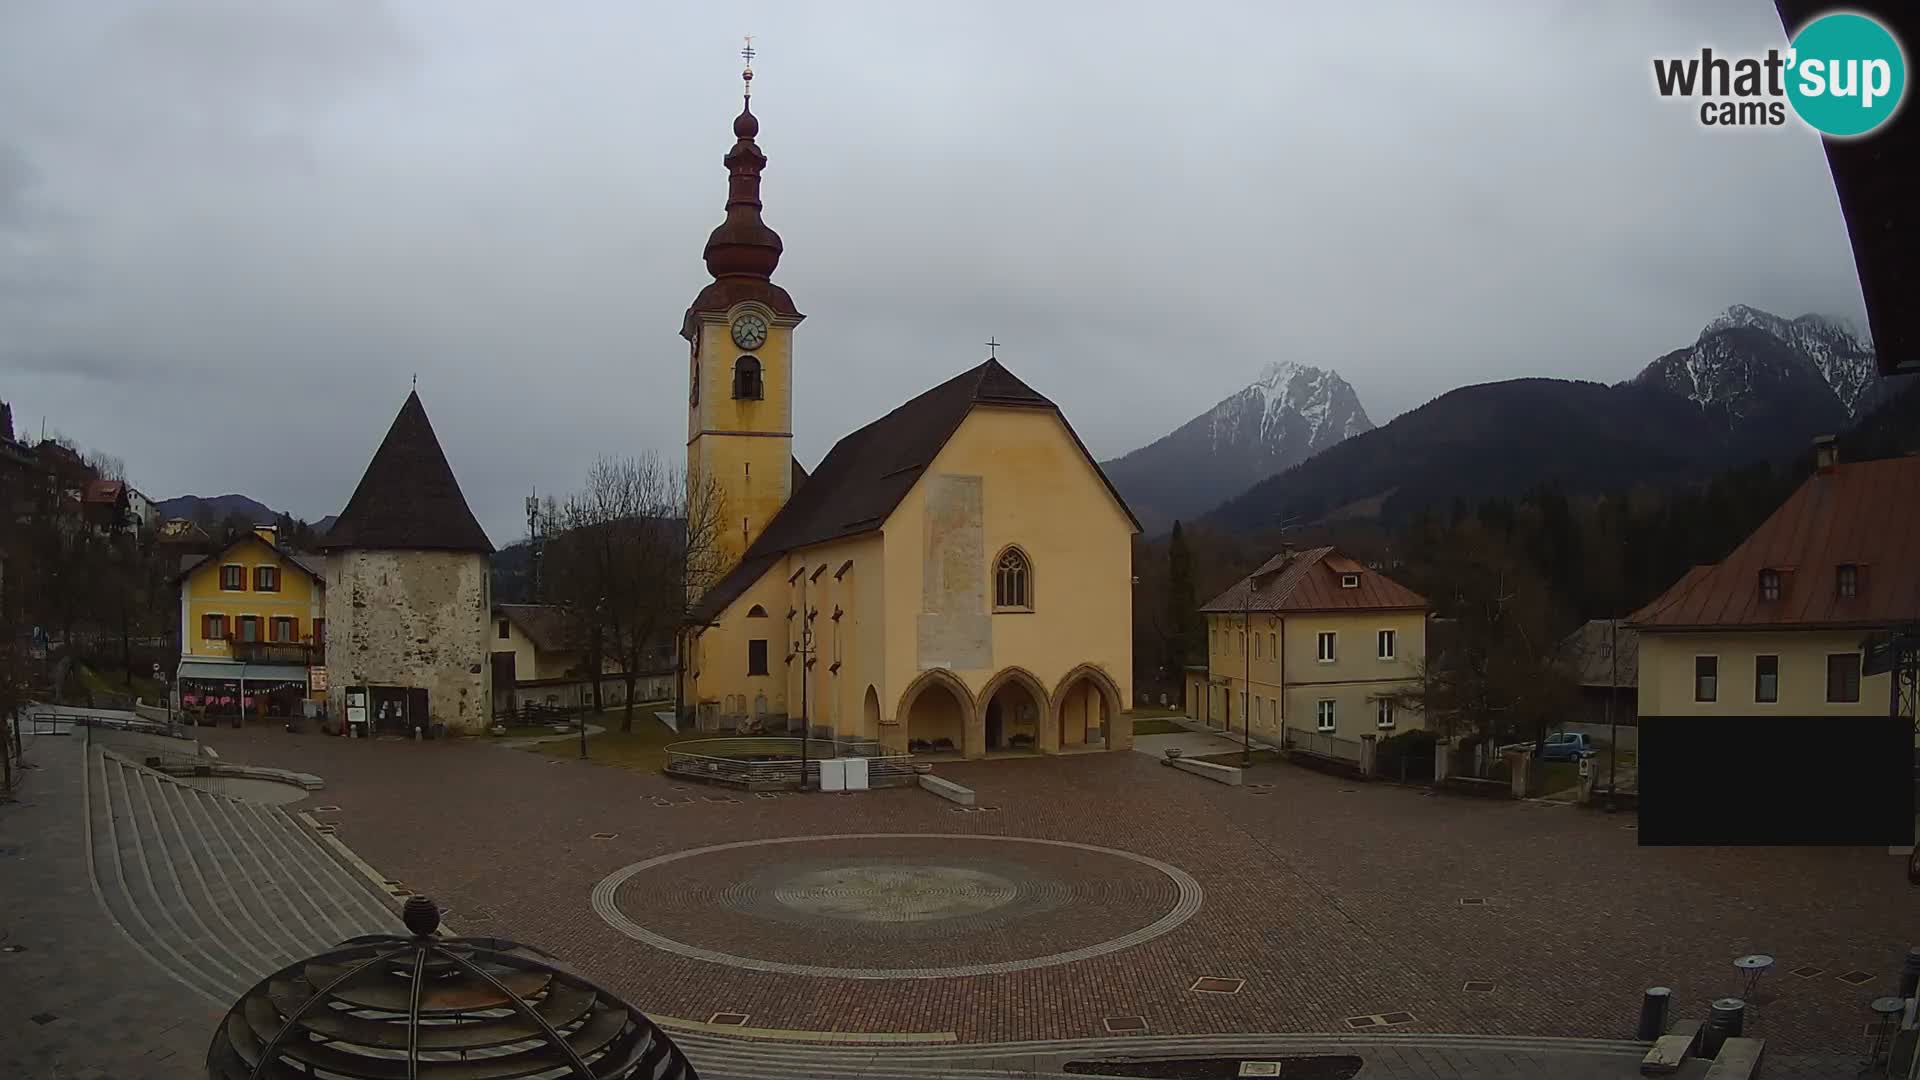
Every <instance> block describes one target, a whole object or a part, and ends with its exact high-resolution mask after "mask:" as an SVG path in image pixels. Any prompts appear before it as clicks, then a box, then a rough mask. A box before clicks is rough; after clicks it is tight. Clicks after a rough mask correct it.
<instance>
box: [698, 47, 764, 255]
mask: <svg viewBox="0 0 1920 1080" xmlns="http://www.w3.org/2000/svg"><path fill="white" fill-rule="evenodd" d="M740 55H741V57H742V58H743V59H745V60H746V62H747V66H746V69H745V70H743V71H742V72H741V73H740V79H741V82H742V84H743V90H742V93H741V107H740V115H739V116H737V117H735V118H734V121H733V135H734V139H735V141H734V144H733V149H732V150H729V151H727V156H726V158H725V159H723V160H724V162H725V164H726V166H727V219H726V220H725V221H723V222H721V223H720V226H719V228H716V229H714V230H713V233H712V235H710V236H708V237H707V248H706V260H707V272H708V273H709V274H712V275H713V276H714V277H715V278H716V279H718V278H722V277H729V276H738V277H754V278H769V277H772V276H773V271H774V268H775V267H777V266H779V265H780V252H781V244H780V234H779V233H777V232H774V231H773V230H772V229H770V228H768V227H767V223H766V222H764V221H762V220H760V205H761V204H760V173H761V170H763V169H765V168H766V167H767V156H766V155H765V154H762V153H761V152H760V147H759V146H758V145H756V144H755V143H754V141H753V138H754V136H755V135H758V134H759V133H760V120H759V118H758V117H756V116H754V115H753V56H754V52H753V38H752V37H748V38H747V45H746V48H744V49H741V50H740Z"/></svg>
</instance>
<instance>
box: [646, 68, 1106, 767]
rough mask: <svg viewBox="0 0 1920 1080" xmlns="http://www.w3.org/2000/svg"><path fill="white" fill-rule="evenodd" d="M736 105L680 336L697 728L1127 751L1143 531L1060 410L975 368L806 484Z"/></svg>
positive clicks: (885, 742) (795, 370) (994, 368)
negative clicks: (714, 566)
mask: <svg viewBox="0 0 1920 1080" xmlns="http://www.w3.org/2000/svg"><path fill="white" fill-rule="evenodd" d="M745 77H746V78H747V79H748V80H751V79H752V77H753V76H752V72H751V71H750V70H749V71H748V72H747V73H746V76H745ZM751 86H752V84H751V82H750V81H749V83H748V88H749V90H751ZM751 104H752V102H751V98H749V99H748V101H747V107H745V108H743V110H742V111H741V113H740V115H739V117H738V118H737V119H735V120H734V122H733V132H734V136H735V138H736V141H735V142H734V144H733V148H732V150H730V151H729V152H728V153H727V155H726V158H725V164H726V167H727V173H728V193H727V207H726V220H725V221H724V222H722V223H721V225H720V226H719V227H718V228H716V229H715V230H714V231H713V233H712V235H711V237H710V238H709V239H708V241H707V246H706V264H707V271H708V272H709V273H710V274H711V275H712V276H713V281H712V282H711V283H710V284H708V285H707V286H706V287H705V288H704V289H702V290H701V292H700V294H699V295H698V296H697V297H695V298H694V301H693V304H692V305H691V306H690V307H688V309H687V313H686V318H685V321H684V323H683V325H682V328H681V335H682V336H683V337H685V338H686V339H687V342H688V344H689V347H690V348H689V358H688V371H689V387H688V397H687V469H688V477H689V490H696V489H697V488H701V487H706V488H707V489H708V490H715V491H717V493H718V495H719V496H720V499H721V502H722V510H721V511H720V516H721V518H722V520H723V523H724V527H723V528H721V529H719V530H718V534H719V535H718V541H719V546H720V548H721V551H722V558H721V559H720V560H719V561H720V562H721V563H722V564H724V565H725V566H727V567H730V568H731V569H729V570H727V571H726V572H725V573H724V574H723V575H722V576H720V577H719V579H718V580H717V581H714V582H712V583H710V584H709V585H708V586H707V588H706V589H705V591H704V593H703V595H701V597H700V598H699V601H698V603H697V604H696V605H695V610H694V615H693V618H692V620H691V624H690V625H689V626H688V628H687V630H686V633H685V638H684V656H685V658H686V671H685V675H684V678H685V685H684V687H683V700H684V701H685V703H686V705H687V707H688V708H689V710H690V711H691V712H692V713H693V714H694V717H695V720H696V722H697V725H698V726H699V728H700V729H702V730H718V729H721V728H736V729H738V728H745V729H748V730H753V729H755V728H756V727H759V728H764V729H771V730H775V731H779V730H793V731H798V730H800V729H801V725H802V724H803V723H804V724H806V725H807V727H808V730H810V731H811V732H813V733H814V734H815V735H818V736H822V737H826V736H831V737H833V738H835V739H836V740H839V741H841V742H870V743H877V744H879V745H880V746H881V747H883V748H884V749H886V750H888V751H892V752H906V751H911V752H915V753H939V752H948V751H950V752H955V753H960V754H964V755H965V756H967V757H982V756H985V755H987V754H991V753H993V752H995V751H1027V752H1031V751H1039V752H1043V753H1057V752H1060V751H1062V750H1070V749H1074V748H1082V747H1091V746H1104V747H1106V748H1108V749H1115V750H1121V749H1130V748H1131V745H1132V741H1133V736H1132V728H1131V726H1130V725H1129V724H1128V723H1127V722H1126V721H1125V718H1124V717H1123V715H1122V714H1123V712H1124V710H1125V709H1126V707H1127V705H1126V703H1127V700H1128V694H1129V693H1130V692H1131V683H1132V666H1133V639H1132V635H1133V619H1132V612H1133V597H1132V574H1133V570H1132V559H1133V555H1132V544H1133V537H1134V535H1135V534H1136V533H1138V532H1139V531H1140V525H1139V522H1138V521H1136V520H1135V519H1134V516H1133V514H1132V512H1131V511H1129V510H1128V509H1127V506H1126V504H1125V503H1124V502H1123V501H1122V500H1121V498H1120V495H1119V493H1118V492H1117V491H1115V490H1114V487H1113V485H1112V484H1111V483H1109V482H1108V481H1107V478H1106V477H1105V475H1103V474H1102V472H1101V471H1100V468H1099V466H1098V465H1097V464H1095V462H1094V460H1093V457H1092V456H1091V455H1090V454H1088V453H1087V449H1086V447H1085V446H1084V445H1082V443H1081V442H1080V438H1079V436H1078V435H1076V434H1074V430H1073V426H1072V425H1071V424H1069V423H1068V422H1067V418H1066V417H1065V416H1064V415H1062V413H1061V411H1060V409H1059V407H1058V406H1056V405H1055V404H1054V403H1053V402H1052V401H1050V400H1048V399H1047V398H1046V396H1045V395H1043V394H1041V393H1039V392H1038V391H1036V390H1034V389H1033V388H1032V387H1030V386H1028V385H1027V384H1026V383H1025V382H1023V381H1021V380H1020V379H1019V377H1017V376H1016V375H1014V374H1013V372H1011V371H1009V370H1007V368H1006V367H1004V366H1003V365H1002V364H1001V363H1000V362H999V360H998V359H993V358H989V359H988V360H986V361H985V362H984V363H981V364H979V365H978V366H976V367H973V368H970V369H968V370H966V371H962V372H960V373H959V374H957V375H954V376H953V377H951V378H949V379H947V380H946V381H944V382H942V383H940V384H939V385H937V386H935V387H933V388H932V389H929V390H927V391H926V392H924V393H922V394H920V395H919V396H918V397H915V398H913V399H912V400H910V401H907V402H906V403H905V404H903V405H901V406H899V407H898V408H896V409H894V410H893V411H892V412H890V413H887V414H886V415H885V416H882V417H880V418H879V419H878V420H875V421H873V422H872V423H870V424H868V425H866V426H865V427H863V428H860V429H859V430H857V431H855V432H853V433H852V434H850V435H847V436H846V437H844V438H842V439H841V440H840V441H839V442H838V443H836V444H835V445H834V447H833V449H832V450H831V451H829V452H828V453H827V456H826V457H825V458H824V459H823V460H821V462H820V463H819V466H818V467H817V468H816V469H814V471H813V473H812V474H811V475H809V474H807V473H806V472H805V471H804V470H803V469H802V468H801V467H800V465H799V463H798V462H797V461H796V460H795V459H794V458H793V450H792V446H793V393H792V391H793V385H794V379H795V378H796V377H798V375H799V373H800V372H801V371H803V370H805V367H806V364H805V361H804V357H803V356H802V355H801V354H798V353H796V352H795V349H794V331H795V329H796V328H797V327H798V326H799V325H800V322H801V320H802V319H804V318H805V316H803V315H802V314H801V313H800V310H799V309H798V308H797V307H795V306H794V302H793V299H792V297H790V296H788V295H787V291H786V290H785V289H783V288H781V287H780V286H779V285H776V284H774V282H773V280H772V276H773V272H774V269H775V268H776V267H777V266H778V265H779V262H780V255H781V243H780V237H779V235H778V234H776V233H775V232H774V231H773V230H772V229H771V228H769V227H768V226H767V225H766V223H765V222H764V221H762V220H761V202H760V177H761V172H762V170H763V169H764V168H765V167H766V164H767V158H766V156H765V155H764V154H762V153H761V152H760V148H759V146H758V145H757V144H756V143H755V136H756V135H758V134H759V128H760V122H759V120H758V119H757V118H755V116H754V115H753V112H752V108H751Z"/></svg>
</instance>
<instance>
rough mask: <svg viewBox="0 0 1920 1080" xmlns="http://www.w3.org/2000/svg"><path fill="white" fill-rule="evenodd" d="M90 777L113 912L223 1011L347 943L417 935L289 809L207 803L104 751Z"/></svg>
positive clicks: (95, 861)
mask: <svg viewBox="0 0 1920 1080" xmlns="http://www.w3.org/2000/svg"><path fill="white" fill-rule="evenodd" d="M85 767H86V784H85V790H86V796H87V841H88V855H89V858H90V860H91V870H92V873H93V884H94V889H95V891H96V892H97V893H98V894H99V897H100V900H101V902H102V903H104V904H105V905H106V907H107V910H108V911H109V912H111V913H112V915H113V918H114V920H115V921H116V922H118V923H119V925H120V928H121V929H122V930H123V931H125V933H126V934H127V936H128V937H129V938H130V939H131V940H132V942H133V944H134V945H135V946H136V947H138V948H139V949H140V950H141V951H142V952H143V953H145V954H146V955H147V957H148V958H149V959H151V960H152V961H153V962H154V963H156V964H158V965H159V966H160V967H161V968H162V969H164V970H166V971H167V972H168V973H169V974H171V975H172V976H173V977H174V978H175V979H177V980H179V981H180V982H182V983H185V984H186V985H188V986H190V987H192V988H193V989H194V990H197V991H199V992H200V993H201V994H202V995H204V996H205V997H207V998H208V999H210V1000H211V1001H213V1002H214V1003H215V1004H217V1005H219V1006H220V1007H222V1008H225V1007H228V1006H231V1005H232V1004H233V1003H234V1002H235V1001H236V1000H238V999H239V998H240V996H241V995H242V994H244V993H245V992H246V991H247V990H248V989H250V988H251V987H252V986H253V985H254V984H255V983H257V982H259V981H260V980H261V979H262V978H264V977H266V976H267V975H268V974H271V973H272V972H273V971H275V970H277V969H279V968H281V967H284V966H286V965H288V964H291V963H293V962H294V961H296V960H302V959H305V958H306V957H308V956H310V955H312V954H314V953H316V952H321V951H323V950H326V949H330V948H333V947H334V946H336V945H338V944H339V943H340V942H342V941H344V940H346V939H347V938H351V937H357V936H360V935H363V934H380V933H404V932H405V931H404V929H403V928H402V927H401V925H400V920H399V917H398V916H397V915H396V914H395V913H394V911H393V910H392V909H391V908H389V907H388V906H387V904H386V902H385V900H384V898H383V897H382V896H381V895H380V894H379V893H377V892H375V891H374V890H373V888H372V886H371V884H370V883H367V882H364V881H362V880H360V879H358V878H357V877H355V876H354V875H353V874H352V873H350V872H349V871H348V870H347V869H346V868H344V867H342V866H341V865H340V863H339V862H338V861H336V860H335V859H334V857H333V856H332V854H331V853H329V852H328V851H327V850H326V849H325V848H324V847H322V846H321V844H320V842H319V840H318V838H317V837H315V836H313V835H312V834H311V833H310V832H309V831H308V830H307V829H306V828H304V827H303V826H302V825H300V823H299V822H297V821H295V820H294V819H293V818H292V817H291V816H290V815H288V814H287V812H286V811H284V810H282V809H280V808H279V807H274V806H263V805H259V804H256V803H249V802H243V801H240V800H238V799H231V798H228V797H226V796H224V795H216V794H213V793H212V792H209V791H203V790H201V789H199V788H196V787H192V786H190V785H187V784H183V783H181V782H179V781H177V780H175V779H173V778H172V777H170V776H166V775H163V774H161V773H158V772H155V771H154V770H152V769H148V768H146V767H145V766H142V765H139V764H136V763H134V762H132V761H129V760H127V759H126V758H123V757H121V756H119V755H118V754H115V753H114V752H113V751H111V750H105V749H102V748H100V747H98V746H93V747H90V748H89V749H88V751H87V756H86V764H85Z"/></svg>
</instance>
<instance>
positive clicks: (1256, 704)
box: [1249, 694, 1267, 717]
mask: <svg viewBox="0 0 1920 1080" xmlns="http://www.w3.org/2000/svg"><path fill="white" fill-rule="evenodd" d="M1266 711H1267V703H1266V702H1264V701H1262V700H1260V695H1259V694H1255V695H1253V712H1252V713H1251V714H1249V715H1252V716H1256V717H1257V716H1264V715H1266Z"/></svg>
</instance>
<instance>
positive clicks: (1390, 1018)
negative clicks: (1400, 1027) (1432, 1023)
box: [1380, 1012, 1413, 1024]
mask: <svg viewBox="0 0 1920 1080" xmlns="http://www.w3.org/2000/svg"><path fill="white" fill-rule="evenodd" d="M1380 1022H1381V1023H1383V1024H1411V1023H1413V1014H1412V1013H1410V1012H1390V1013H1381V1014H1380Z"/></svg>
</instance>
